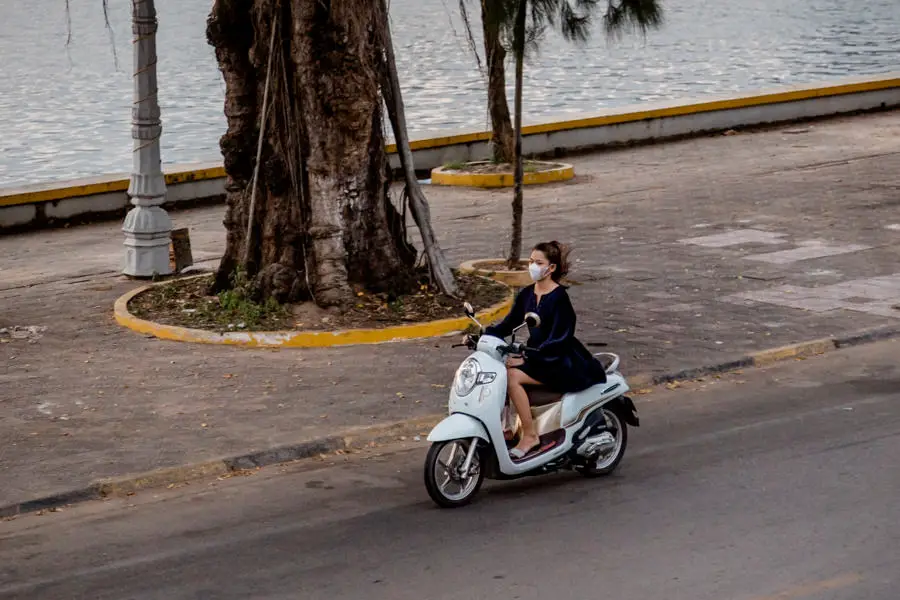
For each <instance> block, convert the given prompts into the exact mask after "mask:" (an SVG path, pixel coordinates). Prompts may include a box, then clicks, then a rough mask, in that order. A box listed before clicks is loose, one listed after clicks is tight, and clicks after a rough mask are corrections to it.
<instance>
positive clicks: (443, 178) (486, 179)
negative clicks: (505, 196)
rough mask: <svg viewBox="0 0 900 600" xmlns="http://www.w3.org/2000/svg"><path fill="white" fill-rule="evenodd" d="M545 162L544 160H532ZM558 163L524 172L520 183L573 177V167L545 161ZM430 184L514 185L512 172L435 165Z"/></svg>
mask: <svg viewBox="0 0 900 600" xmlns="http://www.w3.org/2000/svg"><path fill="white" fill-rule="evenodd" d="M487 162H488V161H473V162H469V163H466V164H470V165H471V164H486V163H487ZM532 162H545V161H532ZM545 164H554V165H559V166H558V167H556V168H554V169H548V170H546V171H537V172H534V173H525V174H523V177H522V185H541V184H546V183H556V182H558V181H568V180H570V179H574V178H575V167H573V166H572V165H570V164H567V163H555V162H554V163H545ZM431 184H432V185H449V186H458V187H477V188H505V187H512V186H513V185H514V176H513V174H512V173H464V172H460V171H456V170H454V169H446V168H444V167H435V168H434V169H432V170H431Z"/></svg>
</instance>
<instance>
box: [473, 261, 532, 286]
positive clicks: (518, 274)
mask: <svg viewBox="0 0 900 600" xmlns="http://www.w3.org/2000/svg"><path fill="white" fill-rule="evenodd" d="M496 262H500V263H505V262H506V259H505V258H479V259H476V260H469V261H466V262H464V263H463V264H461V265H459V272H460V273H469V274H476V275H481V276H482V277H489V278H491V279H493V280H495V281H499V282H500V283H503V284H506V285H508V286H510V287H520V288H521V287H525V286H528V285H531V283H532V281H531V276H530V275H529V274H528V271H507V270H506V269H488V268H483V267H480V266H479V265H483V264H487V263H496Z"/></svg>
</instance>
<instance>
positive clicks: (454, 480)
mask: <svg viewBox="0 0 900 600" xmlns="http://www.w3.org/2000/svg"><path fill="white" fill-rule="evenodd" d="M465 311H466V315H467V316H468V317H469V318H470V319H471V320H472V321H474V322H475V324H476V325H478V326H479V328H480V329H481V332H482V333H483V331H484V327H483V326H482V325H481V323H479V322H478V320H477V319H476V318H475V311H474V309H473V308H472V306H471V305H470V304H469V303H468V302H467V303H466V304H465ZM539 325H540V317H539V316H538V315H537V314H535V313H528V314H527V315H525V322H524V323H522V324H521V325H519V326H518V327H516V329H515V330H514V331H513V333H512V336H511V340H512V341H511V342H510V343H509V344H507V343H506V342H505V341H504V340H502V339H500V338H497V337H493V336H488V335H480V336H479V337H478V339H477V341H475V340H474V339H473V338H470V339H472V344H467V345H469V347H470V348H471V347H472V345H475V348H474V352H473V353H472V354H471V355H470V356H469V357H468V358H466V359H465V360H464V361H463V363H462V364H461V365H460V367H459V369H457V371H456V376H455V379H454V381H453V386H452V389H451V390H450V402H449V412H450V415H449V416H448V417H447V418H445V419H444V420H443V421H441V422H440V423H438V424H437V425H436V426H435V428H434V429H432V431H431V433H430V434H429V435H428V441H429V442H431V448H430V449H429V451H428V456H427V457H426V459H425V487H426V488H427V489H428V494H429V495H430V496H431V498H432V500H434V501H435V503H437V504H438V505H439V506H441V507H444V508H453V507H458V506H463V505H465V504H468V503H469V502H470V501H471V499H472V498H473V497H474V496H475V494H476V493H477V492H478V490H479V489H480V488H481V484H482V482H483V481H484V478H485V477H488V478H490V479H515V478H518V477H523V476H528V475H542V474H545V473H552V472H554V471H558V470H560V469H575V470H577V471H579V472H581V473H582V474H584V475H586V476H599V475H608V474H609V473H612V472H613V470H615V468H616V467H617V466H618V464H619V462H620V461H621V460H622V457H623V456H624V454H625V446H626V444H627V442H628V425H632V426H635V427H637V426H638V425H639V421H638V418H637V416H636V415H635V412H636V409H635V407H634V403H633V402H632V401H631V399H630V398H628V397H627V396H625V394H626V393H627V392H628V391H629V389H630V388H629V387H628V383H627V382H626V381H625V378H624V377H623V376H622V375H621V374H620V373H619V372H618V366H619V357H618V356H617V355H615V354H611V353H605V352H604V353H600V354H595V357H597V358H598V360H600V361H601V363H602V364H603V365H604V369H605V371H606V382H605V383H600V384H597V385H594V386H592V387H590V388H588V389H586V390H583V391H581V392H577V393H572V394H555V393H553V392H551V391H549V390H546V389H542V388H531V389H528V388H526V389H528V394H529V400H530V404H531V413H532V415H533V417H534V422H535V426H536V428H537V433H538V435H539V436H540V444H539V445H538V446H537V447H536V448H534V449H533V450H531V452H529V453H528V454H527V455H526V456H524V457H523V458H522V459H521V460H516V459H513V458H512V457H510V455H509V448H511V447H513V446H514V445H515V443H516V439H517V437H518V436H519V435H520V434H521V431H520V430H519V429H520V423H518V417H516V424H515V425H513V426H511V427H507V428H506V433H508V434H509V433H511V435H509V436H507V435H504V423H503V421H504V419H503V414H504V412H508V411H510V410H511V407H510V406H509V399H508V397H507V391H506V358H507V357H508V356H510V355H513V356H515V355H520V354H522V353H523V352H527V351H528V350H529V348H527V347H526V346H525V345H524V344H522V343H517V342H516V333H518V332H519V331H520V330H521V329H523V328H524V327H538V326H539ZM507 437H509V438H511V439H509V440H508V439H507Z"/></svg>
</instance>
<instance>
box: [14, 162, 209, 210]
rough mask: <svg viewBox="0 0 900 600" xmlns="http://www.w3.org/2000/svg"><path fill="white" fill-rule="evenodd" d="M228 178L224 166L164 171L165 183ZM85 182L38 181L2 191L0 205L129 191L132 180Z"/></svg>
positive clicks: (95, 180)
mask: <svg viewBox="0 0 900 600" xmlns="http://www.w3.org/2000/svg"><path fill="white" fill-rule="evenodd" d="M223 177H225V167H224V166H221V167H219V166H216V167H207V168H200V169H188V170H179V171H172V172H170V173H166V174H165V179H166V185H175V184H179V183H187V182H189V181H203V180H206V179H221V178H223ZM80 181H85V183H83V184H81V183H73V184H71V185H68V186H65V187H59V185H58V184H55V183H49V184H37V185H34V186H27V187H25V188H21V189H13V190H11V191H9V192H6V191H2V190H0V206H16V205H19V204H37V203H40V202H54V201H56V200H65V199H66V198H80V197H82V196H96V195H99V194H109V193H113V192H127V191H128V185H129V183H130V180H129V179H128V178H127V177H126V178H121V177H119V178H116V177H114V176H112V177H110V176H107V177H102V178H96V179H93V180H92V179H82V180H80Z"/></svg>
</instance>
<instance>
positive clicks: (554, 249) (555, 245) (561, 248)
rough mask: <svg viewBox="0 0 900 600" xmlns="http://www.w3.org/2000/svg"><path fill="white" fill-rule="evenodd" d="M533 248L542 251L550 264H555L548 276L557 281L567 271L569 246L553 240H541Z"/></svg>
mask: <svg viewBox="0 0 900 600" xmlns="http://www.w3.org/2000/svg"><path fill="white" fill-rule="evenodd" d="M534 249H535V250H537V251H538V252H541V253H543V254H544V256H546V257H547V260H548V261H549V262H550V264H551V265H556V270H555V271H553V273H551V274H550V278H551V279H552V280H553V281H555V282H556V283H559V280H560V279H562V278H563V277H565V276H566V274H567V273H568V272H569V247H568V246H566V245H565V244H560V243H559V242H557V241H556V240H553V241H552V242H541V243H540V244H538V245H537V246H535V247H534Z"/></svg>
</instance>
